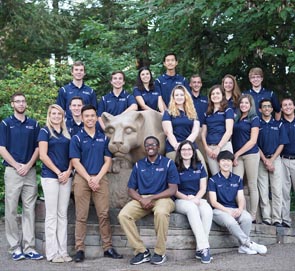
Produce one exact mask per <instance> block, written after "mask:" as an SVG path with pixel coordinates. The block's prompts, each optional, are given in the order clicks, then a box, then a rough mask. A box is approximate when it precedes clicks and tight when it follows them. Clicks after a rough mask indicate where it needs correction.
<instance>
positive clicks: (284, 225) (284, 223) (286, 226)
mask: <svg viewBox="0 0 295 271" xmlns="http://www.w3.org/2000/svg"><path fill="white" fill-rule="evenodd" d="M282 227H284V228H291V226H290V225H288V224H287V223H286V222H283V223H282Z"/></svg>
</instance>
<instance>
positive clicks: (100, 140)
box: [96, 138, 104, 142]
mask: <svg viewBox="0 0 295 271" xmlns="http://www.w3.org/2000/svg"><path fill="white" fill-rule="evenodd" d="M96 141H98V142H104V140H103V139H102V138H97V139H96Z"/></svg>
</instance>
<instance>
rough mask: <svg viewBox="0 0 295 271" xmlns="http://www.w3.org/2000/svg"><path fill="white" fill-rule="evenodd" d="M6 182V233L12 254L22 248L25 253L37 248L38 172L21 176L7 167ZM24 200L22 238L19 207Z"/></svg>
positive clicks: (33, 170) (32, 169)
mask: <svg viewBox="0 0 295 271" xmlns="http://www.w3.org/2000/svg"><path fill="white" fill-rule="evenodd" d="M4 181H5V231H6V238H7V241H8V243H9V246H10V249H9V251H10V252H13V251H14V250H15V249H17V248H20V247H22V248H23V252H24V253H29V252H31V250H32V249H34V248H35V204H36V200H37V181H36V170H35V168H31V169H30V171H29V172H28V173H27V175H26V176H23V177H22V176H20V175H18V174H17V173H16V170H15V169H14V168H12V167H6V169H5V173H4ZM20 197H21V200H22V209H23V210H22V236H21V235H20V234H19V231H18V225H17V219H16V217H17V206H18V201H19V198H20Z"/></svg>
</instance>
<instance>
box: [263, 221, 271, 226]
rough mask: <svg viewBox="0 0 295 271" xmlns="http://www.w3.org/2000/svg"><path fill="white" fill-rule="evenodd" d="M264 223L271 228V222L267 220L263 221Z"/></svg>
mask: <svg viewBox="0 0 295 271" xmlns="http://www.w3.org/2000/svg"><path fill="white" fill-rule="evenodd" d="M262 223H263V224H265V225H267V226H270V225H271V224H270V222H268V221H266V220H262Z"/></svg>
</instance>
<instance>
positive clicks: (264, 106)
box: [261, 104, 272, 108]
mask: <svg viewBox="0 0 295 271" xmlns="http://www.w3.org/2000/svg"><path fill="white" fill-rule="evenodd" d="M261 107H262V108H272V105H271V104H264V105H262V106H261Z"/></svg>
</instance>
